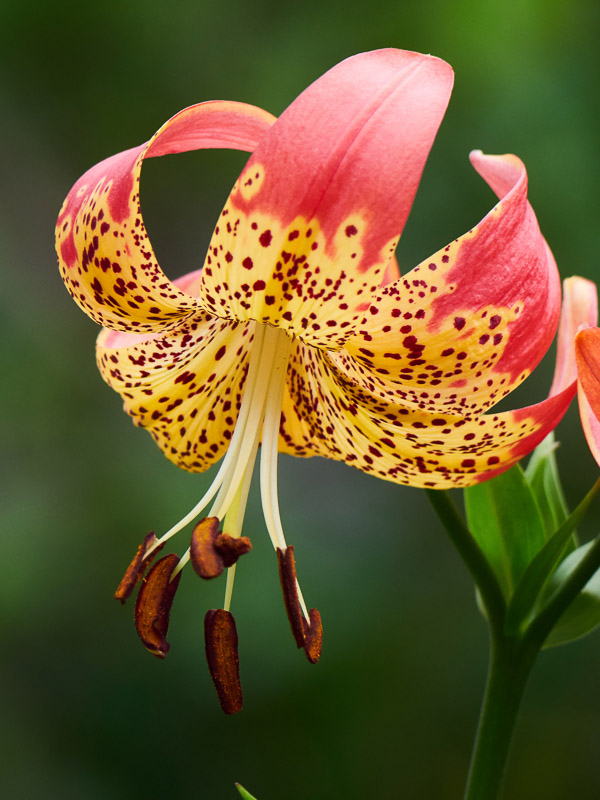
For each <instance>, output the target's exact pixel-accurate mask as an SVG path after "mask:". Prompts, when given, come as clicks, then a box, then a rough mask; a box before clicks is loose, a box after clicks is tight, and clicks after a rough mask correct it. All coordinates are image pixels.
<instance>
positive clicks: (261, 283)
mask: <svg viewBox="0 0 600 800" xmlns="http://www.w3.org/2000/svg"><path fill="white" fill-rule="evenodd" d="M266 287H267V284H266V283H265V282H264V281H254V283H253V284H252V288H253V289H254V291H255V292H260V291H262V289H266Z"/></svg>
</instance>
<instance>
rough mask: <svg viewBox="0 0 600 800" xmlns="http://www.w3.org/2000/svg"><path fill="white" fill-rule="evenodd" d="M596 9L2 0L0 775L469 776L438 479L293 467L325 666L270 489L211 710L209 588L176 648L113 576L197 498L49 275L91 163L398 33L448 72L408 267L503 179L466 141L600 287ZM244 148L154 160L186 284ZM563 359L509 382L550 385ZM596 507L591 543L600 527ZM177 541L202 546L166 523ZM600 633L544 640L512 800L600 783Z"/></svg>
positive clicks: (146, 791)
mask: <svg viewBox="0 0 600 800" xmlns="http://www.w3.org/2000/svg"><path fill="white" fill-rule="evenodd" d="M599 8H600V6H599V5H598V3H596V2H595V0H590V2H578V0H571V1H570V2H568V3H567V2H564V0H518V1H515V2H510V1H509V0H506V1H505V2H503V3H499V2H497V0H494V1H493V2H490V0H461V1H459V2H452V0H448V2H443V1H442V0H440V2H426V1H424V0H405V1H404V2H402V1H401V0H394V1H392V0H371V2H370V3H368V4H366V3H364V2H359V0H345V2H326V0H321V2H317V0H304V2H303V3H286V2H283V3H272V2H266V0H254V2H252V3H250V2H246V0H172V2H169V3H167V2H165V3H162V2H159V1H158V0H104V1H103V2H102V3H88V2H85V1H84V2H80V3H78V4H75V3H73V4H71V3H66V2H60V0H58V2H56V3H50V2H45V0H29V1H28V2H21V0H3V2H2V3H1V4H0V38H1V42H2V46H1V48H0V60H1V62H2V65H1V72H0V103H1V108H2V149H1V155H0V158H1V159H2V162H3V165H2V173H1V174H2V183H1V190H0V194H1V203H2V207H1V217H0V248H1V249H0V254H1V255H0V269H1V270H2V290H1V292H0V329H1V332H2V333H1V343H2V391H1V396H2V413H1V414H0V426H1V442H2V450H3V456H4V458H3V473H2V478H1V482H0V492H1V493H2V504H1V506H2V507H1V511H0V513H1V515H2V518H1V522H0V532H1V533H0V559H1V560H0V564H1V568H0V570H1V579H0V605H1V619H0V626H1V639H0V641H1V645H2V652H1V655H0V709H1V710H0V738H1V740H2V741H1V747H0V793H1V794H2V796H4V797H7V798H8V797H11V798H33V799H34V800H37V799H38V798H40V800H46V799H48V800H51V799H52V800H53V799H54V798H61V800H68V799H69V798H86V799H87V798H89V799H90V800H95V799H96V798H98V799H100V798H111V799H114V800H121V798H128V800H135V799H136V798H142V797H143V798H162V797H168V798H180V797H181V798H184V797H185V798H207V799H208V800H227V798H231V799H232V800H233V798H235V797H236V796H237V794H236V792H235V789H234V787H233V782H234V781H235V780H238V781H240V782H242V783H243V784H244V785H246V787H247V788H248V789H249V790H250V791H252V792H253V793H255V794H256V795H257V797H258V798H259V800H280V799H281V798H287V799H288V800H298V799H299V798H303V799H304V800H306V799H307V798H308V799H310V800H313V798H314V799H315V800H321V798H333V799H334V800H335V799H336V798H342V797H344V798H346V800H354V798H377V800H387V798H411V799H412V798H424V799H425V800H429V799H430V798H431V799H433V800H438V799H439V800H446V799H447V800H454V798H459V797H460V796H461V791H462V786H463V783H464V778H465V772H466V769H467V764H468V758H469V751H470V746H471V741H472V737H473V733H474V728H475V724H476V719H477V714H478V707H479V701H480V695H481V692H482V688H483V682H484V677H485V667H486V659H487V654H486V629H485V626H484V623H483V622H482V620H481V619H480V618H479V615H478V612H477V610H476V607H475V603H474V600H473V590H472V587H471V584H470V580H469V578H468V576H467V574H466V571H465V569H464V568H463V566H462V564H461V563H460V561H459V560H458V558H457V556H456V555H455V553H454V552H453V550H452V548H451V546H450V545H449V543H448V542H447V540H446V539H445V537H444V534H443V532H442V531H441V529H440V527H439V525H438V523H437V521H436V519H435V517H434V515H433V512H432V511H431V509H430V508H429V507H428V504H427V501H426V498H425V497H424V496H423V494H422V493H420V492H418V491H416V490H412V489H409V488H401V487H396V486H393V485H391V484H386V483H383V482H379V481H377V480H375V479H373V478H369V477H366V476H364V475H362V474H360V473H358V472H356V471H353V470H351V469H350V468H347V467H345V466H342V465H339V464H335V463H332V462H326V461H322V460H318V459H312V460H306V461H299V460H298V461H293V460H292V459H289V458H286V457H284V458H282V459H281V467H280V502H281V506H282V515H283V520H284V525H285V529H286V532H287V535H288V540H289V541H290V542H292V543H294V544H295V546H296V553H297V561H298V568H299V573H300V576H301V580H302V585H303V589H304V592H305V595H306V597H307V598H308V601H309V603H310V604H313V605H316V606H317V607H318V608H319V609H320V610H321V613H322V616H323V619H324V624H325V645H324V652H323V657H322V660H321V663H320V664H319V665H318V666H311V665H309V664H308V662H306V661H305V659H304V658H303V656H302V654H301V653H299V652H298V651H297V650H296V648H295V645H294V643H293V641H292V638H291V635H290V632H289V628H288V622H287V619H286V618H285V614H284V611H283V605H282V601H281V598H280V591H279V587H278V581H277V574H276V565H275V559H274V555H273V553H272V551H271V549H270V546H269V544H268V542H267V537H266V533H265V531H264V525H263V522H262V518H261V514H260V509H259V502H258V497H257V492H256V491H254V492H253V494H252V500H251V503H250V507H249V511H248V516H247V523H246V527H245V533H247V534H249V535H250V536H251V537H252V539H253V541H254V544H255V550H254V551H253V553H252V555H251V556H250V557H247V560H244V562H243V568H242V569H240V570H238V580H237V582H236V587H235V594H234V606H233V610H234V612H235V614H236V618H237V622H238V630H239V634H240V657H241V670H242V680H243V685H244V690H245V697H246V704H245V709H244V711H243V712H242V713H241V714H239V715H237V716H235V717H232V718H226V717H224V716H223V715H222V714H221V712H220V710H219V708H218V705H217V700H216V697H215V695H214V690H213V687H212V685H211V683H210V679H209V676H208V673H207V669H206V666H205V659H204V646H203V635H202V621H203V617H204V613H205V610H206V609H207V608H209V607H211V606H213V607H214V606H218V605H219V604H220V602H221V594H222V588H223V587H222V585H219V586H213V585H208V586H207V585H204V584H202V585H201V583H200V581H198V580H196V579H195V577H194V576H193V575H192V574H191V573H190V574H185V575H184V580H183V581H182V584H181V587H180V591H179V594H178V596H177V598H176V602H175V605H174V611H173V617H172V624H171V630H170V640H171V643H172V650H171V652H170V654H169V656H168V658H167V659H166V660H165V661H164V662H161V661H158V660H156V659H153V658H152V657H151V656H150V655H148V654H147V653H146V652H145V651H144V650H143V648H142V646H141V645H140V643H139V641H138V640H137V638H136V635H135V632H134V630H133V625H132V621H131V616H132V607H131V606H127V607H125V608H121V606H120V605H118V604H117V603H115V602H114V601H113V600H112V592H113V591H114V587H115V584H116V582H117V581H118V579H119V577H120V574H121V572H122V570H123V568H124V566H125V565H126V563H127V562H128V561H129V558H130V557H131V555H132V553H133V551H134V549H135V547H136V546H137V543H138V541H139V540H140V539H141V537H142V535H143V534H145V532H146V531H147V530H149V529H151V528H152V529H155V530H157V531H163V530H165V528H166V527H168V526H170V524H171V523H173V522H174V521H176V520H177V519H179V517H180V516H181V515H182V514H183V513H184V512H185V511H186V510H187V509H188V508H189V507H190V506H191V505H192V504H193V503H194V502H195V500H196V499H197V498H198V497H199V495H200V493H201V492H202V491H203V489H204V488H205V487H206V486H207V485H208V482H209V481H210V477H211V476H210V474H209V475H203V476H194V475H187V474H184V473H180V472H179V471H178V470H177V469H176V468H175V467H173V466H172V465H171V464H170V463H168V462H167V461H166V460H165V459H164V458H163V457H162V456H161V455H160V453H159V451H158V450H157V449H156V448H155V446H154V444H153V443H152V441H151V439H150V438H149V437H148V436H147V435H146V434H144V433H143V432H141V431H139V430H137V429H135V428H134V427H133V426H132V425H131V423H130V421H129V419H128V418H127V417H126V416H125V415H124V414H122V412H121V410H120V401H119V398H118V397H117V396H116V395H114V394H113V393H112V392H111V391H110V390H109V389H108V388H107V387H106V386H105V385H104V384H103V383H102V381H101V379H100V377H99V375H98V373H97V371H96V367H95V364H94V357H93V347H94V339H95V336H96V333H97V330H96V328H95V326H94V324H93V323H91V322H90V321H89V320H88V319H87V318H86V317H85V316H84V315H83V314H82V313H81V312H80V311H79V310H78V309H77V308H76V306H75V305H74V304H73V302H72V301H71V299H70V298H69V297H68V295H67V293H66V291H65V290H64V288H63V286H62V283H61V281H60V278H59V275H58V272H57V269H56V263H55V256H54V252H53V226H54V221H55V218H56V214H57V212H58V209H59V207H60V205H61V202H62V199H63V197H64V196H65V194H66V193H67V191H68V189H69V188H70V186H71V184H72V183H73V182H74V181H75V179H76V178H77V177H78V176H79V175H80V174H81V173H82V172H83V171H84V170H85V169H87V168H88V167H89V166H90V165H92V164H94V163H95V162H97V161H99V160H100V159H102V158H104V157H105V156H107V155H110V154H112V153H113V152H116V151H119V150H122V149H125V148H128V147H131V146H133V145H135V144H138V143H139V142H141V141H143V140H145V139H146V138H148V137H149V136H150V135H151V134H152V133H153V132H154V130H156V129H157V128H158V127H159V126H160V125H161V124H162V122H163V121H164V120H166V119H167V118H168V117H170V116H171V115H172V114H173V113H175V112H176V111H178V110H179V109H180V108H183V107H184V106H186V105H189V104H192V103H195V102H198V101H200V100H204V99H215V98H227V99H238V100H243V101H247V102H251V103H255V104H257V105H260V106H263V107H264V108H267V109H269V110H270V111H272V112H274V113H280V112H281V111H282V110H283V109H284V108H285V106H286V105H287V104H288V103H289V102H290V101H291V100H292V99H293V98H294V97H295V96H296V95H297V94H298V93H299V92H300V91H301V90H302V89H303V88H304V87H305V86H306V85H308V83H310V82H311V81H312V80H314V79H315V78H317V77H318V76H319V75H320V74H321V73H322V72H324V71H325V70H326V69H328V68H329V67H330V66H332V65H333V64H335V63H336V62H338V61H340V60H341V59H343V58H345V57H346V56H349V55H351V54H353V53H355V52H359V51H362V50H368V49H373V48H378V47H382V46H393V47H402V48H407V49H414V50H419V51H421V52H431V53H434V54H436V55H438V56H441V57H443V58H445V59H447V60H448V61H450V62H451V63H452V65H453V66H454V68H455V70H456V88H455V92H454V96H453V100H452V101H451V104H450V109H449V111H448V114H447V116H446V119H445V121H444V123H443V125H442V128H441V131H440V134H439V136H438V140H437V142H436V144H435V146H434V149H433V152H432V155H431V159H430V161H429V163H428V166H427V168H426V171H425V175H424V178H423V182H422V186H421V189H420V192H419V195H418V197H417V201H416V203H415V207H414V212H413V215H412V216H411V219H410V220H409V223H408V226H407V230H406V234H405V236H404V238H403V240H402V243H401V246H400V249H399V259H400V262H401V265H402V267H403V269H407V268H409V267H410V266H412V265H414V264H416V263H418V262H419V261H420V260H421V259H423V258H425V257H426V256H427V255H429V254H430V253H432V252H434V251H435V250H437V249H438V248H439V247H440V246H442V245H444V244H446V243H447V242H448V241H449V240H451V239H453V238H455V237H456V236H458V235H459V234H461V233H463V232H464V231H465V230H467V229H468V228H469V227H471V225H472V224H473V223H474V222H475V221H477V220H479V219H480V218H481V217H482V216H483V215H484V214H485V213H486V212H487V210H488V209H489V208H490V207H491V206H492V204H493V202H494V198H493V197H492V195H491V192H490V191H489V189H488V188H487V187H486V186H485V185H484V184H483V183H482V181H481V180H480V179H479V178H478V177H477V176H476V174H475V173H474V172H473V170H472V169H471V168H470V166H469V163H468V160H467V155H468V152H469V150H470V149H472V148H482V149H484V150H485V151H487V152H492V153H494V152H500V153H501V152H507V151H512V152H515V153H517V154H519V155H520V156H521V157H522V158H523V159H524V160H525V162H526V164H527V167H528V171H529V176H530V196H531V199H532V202H533V204H534V207H535V209H536V212H537V214H538V217H539V219H540V221H541V225H542V229H543V230H544V232H545V233H546V236H547V238H548V239H549V241H550V244H551V246H552V248H553V250H554V253H555V255H556V258H557V261H558V264H559V267H560V269H561V272H562V274H563V275H564V276H566V275H569V274H572V273H579V274H581V275H584V276H587V277H589V278H592V279H597V278H598V277H600V273H599V270H600V267H599V248H598V184H599V179H600V158H599V155H598V119H599V118H600V114H599V107H598V106H599V102H598V87H599V78H600V76H599V70H598V68H599V63H600V57H599V56H598V50H597V42H598V36H599V34H600V24H599V23H600V19H599V13H598V11H599ZM244 158H245V157H244V155H243V154H235V153H224V152H212V153H209V152H204V153H196V154H189V155H184V156H177V157H170V158H164V159H161V160H158V161H156V160H154V159H153V160H152V161H150V162H148V164H147V165H146V166H145V167H144V174H143V180H142V198H143V208H144V212H145V214H146V218H147V222H148V227H149V230H150V234H151V236H152V238H153V241H154V244H155V249H156V251H157V254H158V257H159V260H160V261H161V262H162V263H163V265H164V267H165V270H166V272H167V274H169V275H170V276H171V277H176V276H177V275H179V274H182V273H184V272H186V271H188V270H190V269H193V268H196V267H198V266H200V265H201V263H202V260H203V254H204V250H205V248H206V245H207V243H208V239H209V236H210V232H211V229H212V226H213V224H214V221H215V220H216V217H217V215H218V213H219V211H220V208H221V206H222V204H223V202H224V200H225V198H226V196H227V193H228V190H229V188H230V186H231V184H232V183H233V181H234V179H235V177H236V175H237V173H238V172H239V170H240V169H241V167H242V165H243V163H244ZM550 375H551V363H548V364H546V365H544V366H543V367H542V368H541V369H540V370H539V372H536V376H535V377H533V378H531V379H530V380H529V381H528V383H527V384H526V386H524V387H522V388H521V389H520V390H519V391H518V393H517V395H516V396H515V397H514V402H515V403H517V402H518V403H520V404H525V403H527V402H530V401H534V400H536V399H539V398H541V397H542V396H543V395H544V394H545V392H546V391H547V387H548V386H549V382H550ZM559 438H560V440H561V441H562V447H561V451H560V464H561V470H562V474H563V476H564V479H565V487H566V492H567V495H568V499H569V501H570V502H571V504H573V503H575V502H576V501H577V500H578V499H579V498H580V496H581V495H582V493H583V491H584V490H585V489H587V488H588V487H589V486H590V485H591V483H592V482H593V480H594V479H595V477H596V475H597V467H596V465H595V463H594V462H593V461H592V459H591V458H590V456H589V455H588V453H587V451H586V447H585V443H584V441H583V438H582V436H581V434H580V431H579V423H578V420H577V413H576V409H575V408H573V409H571V412H570V414H569V416H568V418H567V420H566V421H565V422H564V423H562V424H561V427H560V429H559ZM598 522H599V519H598V510H596V512H595V516H594V515H592V516H591V517H590V518H589V520H588V522H587V526H586V529H585V530H584V534H587V535H590V534H592V533H595V532H596V531H597V528H598ZM176 544H177V546H178V547H179V548H180V551H181V550H182V549H183V548H184V546H185V543H184V542H183V540H181V539H180V540H179V541H178V542H177V543H176ZM599 669H600V636H598V635H596V636H592V637H589V638H588V639H586V640H584V641H582V642H579V643H576V644H573V645H571V646H569V647H566V648H562V649H558V650H554V651H550V652H547V653H545V654H544V655H543V656H542V658H541V659H540V661H539V663H538V665H537V668H536V670H535V672H534V674H533V677H532V680H531V683H530V685H529V688H528V691H527V694H526V697H525V701H524V707H523V714H522V718H521V720H520V723H519V726H518V730H517V734H516V740H515V749H514V754H513V758H512V761H511V765H510V771H509V777H508V786H507V794H506V796H507V797H510V798H511V800H525V798H531V797H533V796H535V797H544V798H545V799H546V800H564V798H565V797H573V798H578V800H586V799H589V800H591V799H592V798H597V797H598V796H600V774H599V769H598V752H599V748H600V693H599V692H598V682H597V675H598V670H599Z"/></svg>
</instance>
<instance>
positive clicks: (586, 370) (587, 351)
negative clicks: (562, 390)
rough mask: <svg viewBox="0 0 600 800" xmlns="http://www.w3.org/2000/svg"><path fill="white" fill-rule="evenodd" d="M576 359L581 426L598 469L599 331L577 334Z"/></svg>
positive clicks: (599, 329) (599, 412)
mask: <svg viewBox="0 0 600 800" xmlns="http://www.w3.org/2000/svg"><path fill="white" fill-rule="evenodd" d="M575 356H576V361H577V375H578V398H579V413H580V416H581V424H582V426H583V432H584V434H585V438H586V440H587V443H588V445H589V448H590V450H591V452H592V455H593V456H594V458H595V459H596V461H597V462H598V464H599V465H600V328H587V329H585V330H582V331H580V332H579V333H578V334H577V338H576V342H575Z"/></svg>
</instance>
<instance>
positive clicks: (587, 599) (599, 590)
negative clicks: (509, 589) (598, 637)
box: [540, 541, 600, 648]
mask: <svg viewBox="0 0 600 800" xmlns="http://www.w3.org/2000/svg"><path fill="white" fill-rule="evenodd" d="M593 544H594V542H593V541H592V542H588V543H587V544H584V545H582V547H578V548H577V550H575V552H573V553H571V554H570V555H569V556H567V557H566V558H565V560H564V561H563V562H562V564H561V565H560V566H559V567H558V569H557V570H556V572H555V573H554V575H552V577H551V578H550V580H549V582H548V584H547V586H546V589H545V591H544V593H543V596H542V598H541V603H540V605H541V606H543V605H544V604H545V603H546V602H548V600H550V598H551V597H552V595H553V594H554V593H555V592H556V591H557V590H558V589H559V588H560V587H561V586H562V585H563V584H564V583H565V582H566V581H567V580H568V578H569V576H570V575H571V574H572V573H573V571H574V570H575V569H576V567H577V566H578V565H579V563H580V562H581V560H582V559H583V558H584V556H585V555H586V553H587V552H588V550H589V549H590V547H591V546H592V545H593ZM597 625H600V570H598V571H597V572H596V573H594V575H593V576H592V577H591V578H590V580H589V581H588V582H587V583H586V585H585V586H584V587H583V589H582V590H581V592H580V593H579V594H578V595H577V597H575V599H574V600H573V602H572V603H571V604H570V605H569V606H567V608H566V610H565V612H564V613H563V614H562V615H561V617H560V618H559V620H558V622H557V623H556V625H555V626H554V628H553V629H552V632H551V633H550V635H549V636H548V638H547V639H546V641H545V643H544V648H548V647H556V646H557V645H559V644H565V643H566V642H572V641H573V640H574V639H580V638H581V637H582V636H585V635H586V634H588V633H591V631H593V630H594V628H595V627H596V626H597Z"/></svg>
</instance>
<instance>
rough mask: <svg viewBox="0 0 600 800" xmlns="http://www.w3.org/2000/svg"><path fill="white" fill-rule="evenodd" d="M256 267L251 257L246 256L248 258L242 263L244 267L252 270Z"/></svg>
mask: <svg viewBox="0 0 600 800" xmlns="http://www.w3.org/2000/svg"><path fill="white" fill-rule="evenodd" d="M253 266H254V261H252V259H251V258H250V256H246V258H245V259H244V260H243V261H242V267H244V268H245V269H252V267H253Z"/></svg>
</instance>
